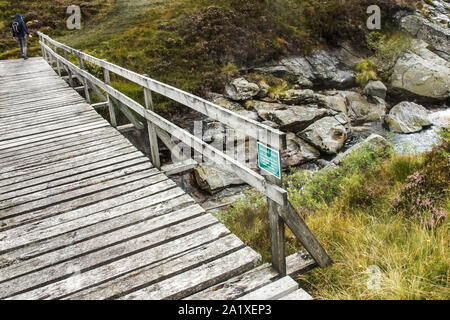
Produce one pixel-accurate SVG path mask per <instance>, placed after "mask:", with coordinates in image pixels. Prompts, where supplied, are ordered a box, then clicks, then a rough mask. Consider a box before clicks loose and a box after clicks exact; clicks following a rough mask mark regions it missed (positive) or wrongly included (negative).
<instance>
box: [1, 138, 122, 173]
mask: <svg viewBox="0 0 450 320" xmlns="http://www.w3.org/2000/svg"><path fill="white" fill-rule="evenodd" d="M109 146H114V147H115V148H120V149H122V148H126V147H127V146H129V144H128V143H127V142H122V141H118V142H116V141H115V139H114V138H113V139H111V140H109V144H107V145H105V144H102V143H99V144H96V145H92V146H88V147H86V148H80V146H75V147H74V148H72V149H71V150H69V151H67V153H61V152H58V151H56V152H53V153H52V156H51V157H48V156H47V157H43V158H42V157H41V158H40V157H37V158H34V159H28V161H27V162H24V161H21V162H15V163H9V164H8V165H5V166H4V167H2V168H0V175H3V173H6V172H9V171H14V170H23V169H27V168H32V167H38V166H41V165H44V164H49V163H55V162H58V161H62V160H64V159H70V158H72V157H74V156H77V155H78V156H79V155H80V154H83V155H87V154H90V153H92V152H95V151H98V150H102V149H105V148H107V147H109Z"/></svg>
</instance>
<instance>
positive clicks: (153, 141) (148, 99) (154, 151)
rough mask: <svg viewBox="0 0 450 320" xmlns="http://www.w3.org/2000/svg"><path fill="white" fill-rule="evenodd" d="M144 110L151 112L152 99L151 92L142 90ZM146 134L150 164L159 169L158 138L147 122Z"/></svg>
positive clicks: (153, 128) (153, 127)
mask: <svg viewBox="0 0 450 320" xmlns="http://www.w3.org/2000/svg"><path fill="white" fill-rule="evenodd" d="M144 99H145V108H146V109H149V110H152V111H153V98H152V92H151V91H150V90H148V89H146V88H144ZM147 134H148V140H149V142H150V154H151V157H152V163H153V165H154V166H155V167H157V168H158V169H161V159H160V157H159V147H158V137H157V135H156V128H155V126H154V125H153V123H151V121H148V120H147Z"/></svg>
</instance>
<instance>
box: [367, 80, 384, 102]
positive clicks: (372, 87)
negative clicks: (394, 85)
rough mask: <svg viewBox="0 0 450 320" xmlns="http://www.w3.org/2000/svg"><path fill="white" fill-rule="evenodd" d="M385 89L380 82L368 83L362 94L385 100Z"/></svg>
mask: <svg viewBox="0 0 450 320" xmlns="http://www.w3.org/2000/svg"><path fill="white" fill-rule="evenodd" d="M386 92H387V88H386V86H385V85H384V84H383V82H381V81H369V82H368V83H367V85H366V86H365V88H364V93H365V94H366V95H368V96H372V97H379V98H381V99H386Z"/></svg>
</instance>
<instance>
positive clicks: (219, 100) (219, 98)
mask: <svg viewBox="0 0 450 320" xmlns="http://www.w3.org/2000/svg"><path fill="white" fill-rule="evenodd" d="M209 100H211V101H212V102H214V103H215V104H217V105H219V106H221V107H224V108H226V109H228V110H231V111H236V110H242V109H244V108H243V107H242V106H241V105H240V104H239V103H238V102H235V101H232V100H230V99H228V98H227V97H225V96H223V95H221V94H217V93H213V94H210V97H209Z"/></svg>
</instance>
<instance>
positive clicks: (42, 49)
mask: <svg viewBox="0 0 450 320" xmlns="http://www.w3.org/2000/svg"><path fill="white" fill-rule="evenodd" d="M39 42H42V35H41V34H39ZM41 53H42V57H43V58H44V59H45V60H47V59H46V58H45V50H44V47H43V46H42V45H41Z"/></svg>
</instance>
